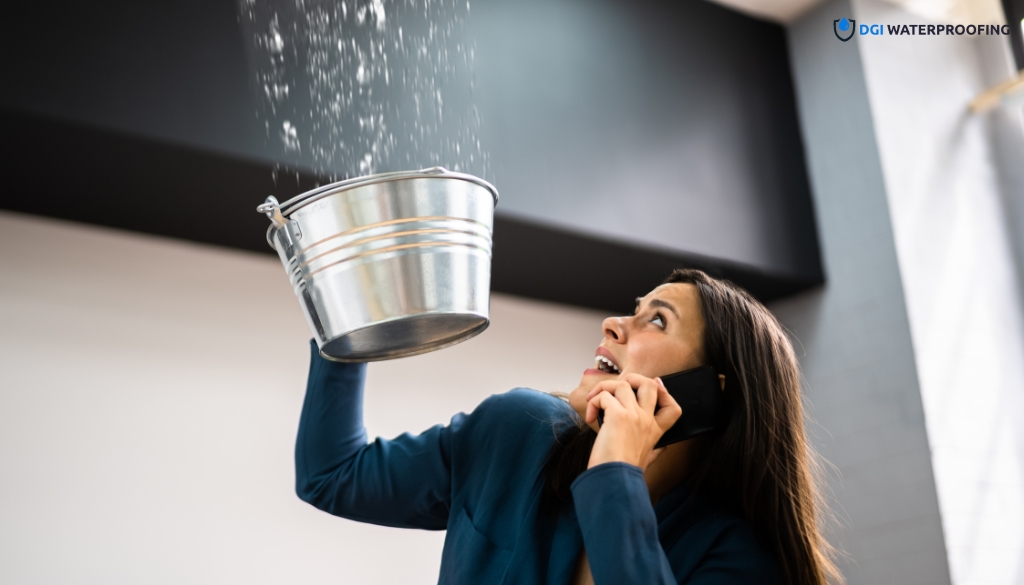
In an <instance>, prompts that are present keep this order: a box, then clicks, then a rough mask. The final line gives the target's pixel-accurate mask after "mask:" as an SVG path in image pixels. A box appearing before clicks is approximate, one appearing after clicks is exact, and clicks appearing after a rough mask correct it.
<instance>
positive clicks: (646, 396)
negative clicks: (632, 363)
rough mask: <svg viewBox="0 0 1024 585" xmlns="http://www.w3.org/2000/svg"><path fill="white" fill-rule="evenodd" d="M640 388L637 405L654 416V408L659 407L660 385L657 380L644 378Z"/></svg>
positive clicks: (638, 389)
mask: <svg viewBox="0 0 1024 585" xmlns="http://www.w3.org/2000/svg"><path fill="white" fill-rule="evenodd" d="M641 378H642V380H641V381H640V384H639V386H638V387H637V404H639V405H640V408H641V409H643V411H644V412H645V413H647V414H654V407H655V406H657V389H658V383H657V381H656V380H652V379H650V378H644V377H642V376H641Z"/></svg>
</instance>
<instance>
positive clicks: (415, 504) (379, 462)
mask: <svg viewBox="0 0 1024 585" xmlns="http://www.w3.org/2000/svg"><path fill="white" fill-rule="evenodd" d="M311 346H312V347H311V349H312V356H311V358H310V359H311V361H310V367H309V380H308V382H307V386H306V399H305V402H304V403H303V405H302V417H301V419H300V421H299V435H298V440H297V441H296V444H295V491H296V493H297V494H298V496H299V498H301V499H302V500H303V501H305V502H308V503H309V504H312V505H313V506H315V507H317V508H319V509H320V510H323V511H325V512H328V513H330V514H333V515H335V516H340V517H343V518H348V519H351V520H358V521H360V522H370V523H373V524H380V525H384V526H397V527H402V528H425V529H429V530H443V529H444V528H445V527H446V525H447V522H448V511H449V507H450V504H451V473H450V462H451V434H452V433H453V432H455V431H454V429H457V428H458V426H459V425H460V424H461V421H462V419H463V418H464V415H457V416H456V417H455V418H453V419H452V423H451V424H450V425H449V426H447V427H444V426H441V425H437V426H435V427H432V428H430V429H428V430H427V431H426V432H424V433H423V434H421V435H418V436H412V435H409V434H403V435H401V436H399V437H397V438H395V439H393V440H390V441H388V440H383V439H377V440H376V441H374V442H372V443H369V444H368V443H367V442H366V438H367V437H366V430H365V428H364V427H363V383H364V380H365V377H366V365H365V364H356V363H339V362H332V361H328V360H326V359H324V358H322V357H320V353H319V351H317V347H316V345H315V344H313V343H312V342H311Z"/></svg>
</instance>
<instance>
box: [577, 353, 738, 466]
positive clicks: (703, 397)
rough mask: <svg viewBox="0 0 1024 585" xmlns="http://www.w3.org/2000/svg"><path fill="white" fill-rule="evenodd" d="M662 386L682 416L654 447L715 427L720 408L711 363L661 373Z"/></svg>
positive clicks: (719, 390)
mask: <svg viewBox="0 0 1024 585" xmlns="http://www.w3.org/2000/svg"><path fill="white" fill-rule="evenodd" d="M661 381H662V382H664V383H665V389H666V390H668V393H669V394H671V395H672V398H675V399H676V402H677V403H679V406H680V408H682V409H683V414H682V416H680V417H679V420H677V421H676V423H675V424H674V425H672V428H671V429H669V430H667V431H665V434H664V435H662V436H661V439H660V440H659V441H658V444H657V445H655V446H654V447H655V448H658V447H664V446H665V445H671V444H672V443H678V442H679V441H685V440H686V439H690V438H693V437H696V436H699V435H703V434H705V433H709V432H711V431H713V430H714V429H715V425H716V424H717V422H718V419H719V416H720V413H721V410H722V409H723V408H724V399H723V397H722V387H721V383H720V382H719V380H718V372H716V371H715V369H714V368H712V367H711V366H701V367H699V368H694V369H692V370H686V371H684V372H678V373H675V374H671V375H669V376H662V377H661ZM597 424H598V425H602V424H604V411H603V410H602V411H600V412H598V413H597Z"/></svg>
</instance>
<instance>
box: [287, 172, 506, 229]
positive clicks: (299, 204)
mask: <svg viewBox="0 0 1024 585" xmlns="http://www.w3.org/2000/svg"><path fill="white" fill-rule="evenodd" d="M407 179H456V180H460V181H468V182H470V183H475V184H477V185H479V186H481V187H483V188H484V189H487V190H488V191H490V193H491V197H493V198H494V205H495V206H497V205H498V190H497V189H496V188H495V187H494V185H492V184H490V183H488V182H487V181H485V180H483V179H481V178H480V177H476V176H473V175H469V174H466V173H457V172H454V171H449V170H448V169H446V168H444V167H431V168H428V169H420V170H418V171H396V172H393V173H379V174H376V175H366V176H363V177H353V178H351V179H345V180H344V181H338V182H335V183H330V184H328V185H323V186H321V187H317V188H316V189H312V190H310V191H306V192H305V193H300V194H298V195H296V196H295V197H292V198H291V199H289V200H287V201H285V202H284V203H281V214H282V215H284V216H285V217H288V216H289V215H290V214H292V213H294V212H295V211H297V210H299V209H301V208H303V207H305V206H306V205H309V204H310V203H313V202H314V201H317V200H319V199H322V198H324V197H327V196H329V195H335V194H337V193H341V192H343V191H348V190H349V189H355V188H356V187H365V186H366V185H375V184H377V183H389V182H391V181H403V180H407Z"/></svg>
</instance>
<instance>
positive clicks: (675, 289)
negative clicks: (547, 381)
mask: <svg viewBox="0 0 1024 585" xmlns="http://www.w3.org/2000/svg"><path fill="white" fill-rule="evenodd" d="M603 327H604V339H603V340H602V341H601V345H599V346H598V348H597V352H596V354H595V358H594V359H595V363H594V365H593V366H591V367H590V368H587V369H586V370H585V371H584V372H583V378H582V379H581V380H580V385H579V386H577V387H576V389H575V390H573V391H572V393H571V394H570V395H569V404H570V405H572V407H573V409H574V410H575V411H576V412H577V413H578V414H579V415H580V416H581V417H582V416H584V415H585V414H586V411H587V403H586V398H587V394H588V393H589V392H590V390H591V389H592V388H593V387H594V386H595V385H597V383H598V382H601V381H603V380H615V379H618V378H620V377H621V376H622V375H623V374H641V375H643V376H647V377H649V378H654V377H657V376H666V375H668V374H674V373H676V372H680V371H682V370H688V369H690V368H696V367H698V366H700V365H703V348H702V347H701V339H702V338H703V334H704V318H703V316H702V315H701V309H700V297H699V293H698V291H697V287H696V286H695V285H692V284H689V283H673V284H663V285H661V286H659V287H658V288H656V289H654V290H653V291H651V292H650V293H649V294H648V295H647V296H645V297H643V298H641V299H637V308H636V313H635V314H633V315H632V316H629V317H609V318H608V319H605V320H604V324H603ZM595 425H596V423H595ZM595 430H596V428H595Z"/></svg>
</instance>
